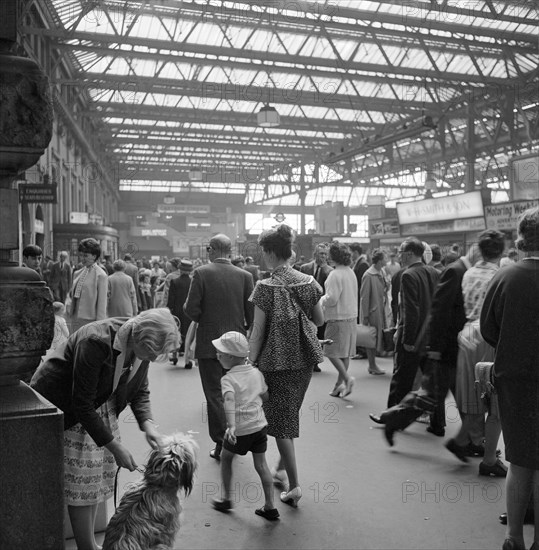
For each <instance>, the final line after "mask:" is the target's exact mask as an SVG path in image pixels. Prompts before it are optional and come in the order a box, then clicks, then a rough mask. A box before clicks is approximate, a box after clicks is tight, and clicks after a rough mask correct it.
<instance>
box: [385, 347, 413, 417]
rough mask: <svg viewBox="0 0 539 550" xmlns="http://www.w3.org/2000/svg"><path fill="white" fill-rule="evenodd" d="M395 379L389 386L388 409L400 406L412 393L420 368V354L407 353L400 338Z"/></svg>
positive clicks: (396, 349)
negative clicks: (407, 395)
mask: <svg viewBox="0 0 539 550" xmlns="http://www.w3.org/2000/svg"><path fill="white" fill-rule="evenodd" d="M393 359H394V362H395V363H394V364H395V366H394V369H393V377H392V378H391V383H390V385H389V396H388V398H387V407H388V408H390V407H393V406H394V405H398V404H399V403H400V402H401V400H402V399H403V398H404V397H405V396H406V394H408V392H411V391H412V388H413V386H414V380H415V377H416V374H417V369H418V368H419V367H420V362H421V356H420V355H419V353H415V352H410V351H406V350H405V349H404V347H403V345H402V340H401V339H400V338H399V340H397V344H396V346H395V355H394V358H393Z"/></svg>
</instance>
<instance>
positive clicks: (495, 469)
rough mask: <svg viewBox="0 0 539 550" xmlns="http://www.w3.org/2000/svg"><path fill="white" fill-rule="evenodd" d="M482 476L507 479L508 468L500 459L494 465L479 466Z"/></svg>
mask: <svg viewBox="0 0 539 550" xmlns="http://www.w3.org/2000/svg"><path fill="white" fill-rule="evenodd" d="M479 475H480V476H494V477H507V466H506V465H505V464H504V463H503V462H502V461H501V460H500V459H499V458H498V460H496V462H495V463H494V464H485V463H484V462H481V463H480V464H479Z"/></svg>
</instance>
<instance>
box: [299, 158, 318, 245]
mask: <svg viewBox="0 0 539 550" xmlns="http://www.w3.org/2000/svg"><path fill="white" fill-rule="evenodd" d="M314 169H315V171H316V178H317V179H318V165H315V167H314ZM298 195H299V216H300V222H299V232H300V235H305V233H306V231H305V198H306V197H307V191H306V190H305V165H304V164H302V165H301V172H300V178H299V192H298Z"/></svg>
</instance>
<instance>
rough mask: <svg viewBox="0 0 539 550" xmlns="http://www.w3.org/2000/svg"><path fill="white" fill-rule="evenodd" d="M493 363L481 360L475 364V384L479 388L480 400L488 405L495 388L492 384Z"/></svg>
mask: <svg viewBox="0 0 539 550" xmlns="http://www.w3.org/2000/svg"><path fill="white" fill-rule="evenodd" d="M493 368H494V363H492V362H491V361H481V362H479V363H476V365H475V369H474V370H475V384H476V386H477V387H478V389H479V393H480V395H481V401H483V403H484V404H485V405H486V406H487V407H490V405H491V401H492V398H493V396H495V395H496V389H495V388H494V385H493V384H492V369H493Z"/></svg>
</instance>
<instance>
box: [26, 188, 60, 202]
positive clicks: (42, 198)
mask: <svg viewBox="0 0 539 550" xmlns="http://www.w3.org/2000/svg"><path fill="white" fill-rule="evenodd" d="M19 202H40V203H48V204H56V202H57V197H56V185H55V184H45V183H24V184H23V183H21V184H19Z"/></svg>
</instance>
